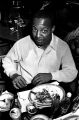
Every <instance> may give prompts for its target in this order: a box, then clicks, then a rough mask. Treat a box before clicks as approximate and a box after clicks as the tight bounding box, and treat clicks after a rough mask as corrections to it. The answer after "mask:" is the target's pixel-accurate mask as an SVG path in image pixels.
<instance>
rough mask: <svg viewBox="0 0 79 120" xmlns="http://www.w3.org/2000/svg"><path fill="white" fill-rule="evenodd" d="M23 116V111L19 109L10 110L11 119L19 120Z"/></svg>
mask: <svg viewBox="0 0 79 120" xmlns="http://www.w3.org/2000/svg"><path fill="white" fill-rule="evenodd" d="M20 115H21V111H20V110H19V108H13V109H11V110H10V117H11V118H13V119H17V118H19V117H20Z"/></svg>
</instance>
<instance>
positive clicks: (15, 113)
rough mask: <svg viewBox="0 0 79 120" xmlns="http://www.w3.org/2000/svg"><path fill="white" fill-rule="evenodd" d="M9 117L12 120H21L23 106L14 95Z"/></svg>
mask: <svg viewBox="0 0 79 120" xmlns="http://www.w3.org/2000/svg"><path fill="white" fill-rule="evenodd" d="M9 115H10V118H12V120H21V105H20V102H19V100H18V96H17V95H14V101H13V104H12V108H11V110H10V113H9Z"/></svg>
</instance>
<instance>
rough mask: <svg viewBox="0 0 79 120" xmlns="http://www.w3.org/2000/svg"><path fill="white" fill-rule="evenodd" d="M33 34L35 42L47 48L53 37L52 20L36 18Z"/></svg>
mask: <svg viewBox="0 0 79 120" xmlns="http://www.w3.org/2000/svg"><path fill="white" fill-rule="evenodd" d="M32 35H33V40H34V42H35V44H36V45H37V46H39V47H42V48H44V49H45V48H46V47H47V46H48V45H49V44H50V41H51V39H52V27H51V21H50V20H49V19H48V18H35V19H34V21H33V26H32Z"/></svg>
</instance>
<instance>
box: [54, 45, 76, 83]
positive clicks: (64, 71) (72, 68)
mask: <svg viewBox="0 0 79 120" xmlns="http://www.w3.org/2000/svg"><path fill="white" fill-rule="evenodd" d="M61 66H62V67H61V69H60V70H57V71H56V72H52V77H53V79H54V80H57V81H58V82H71V81H73V80H74V79H75V78H76V77H77V74H78V70H77V69H76V65H75V62H74V59H73V57H72V53H71V50H70V48H69V46H68V45H67V48H66V50H65V53H64V54H63V56H62V59H61Z"/></svg>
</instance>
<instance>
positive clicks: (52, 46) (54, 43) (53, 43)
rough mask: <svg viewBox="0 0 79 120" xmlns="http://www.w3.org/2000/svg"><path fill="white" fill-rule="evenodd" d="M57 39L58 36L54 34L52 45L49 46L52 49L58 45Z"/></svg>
mask: <svg viewBox="0 0 79 120" xmlns="http://www.w3.org/2000/svg"><path fill="white" fill-rule="evenodd" d="M57 41H58V40H57V39H56V36H55V35H54V34H52V40H51V42H50V45H49V47H51V48H52V49H54V50H56V47H57Z"/></svg>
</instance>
